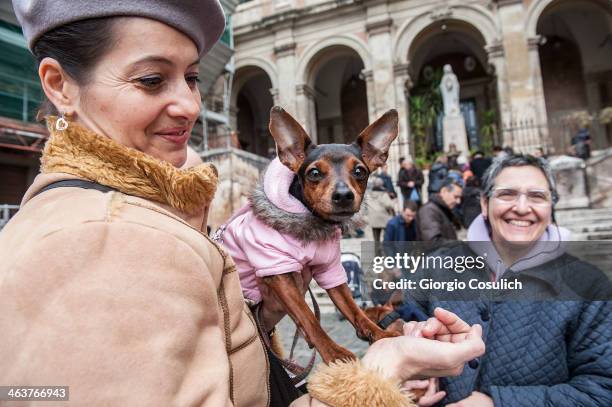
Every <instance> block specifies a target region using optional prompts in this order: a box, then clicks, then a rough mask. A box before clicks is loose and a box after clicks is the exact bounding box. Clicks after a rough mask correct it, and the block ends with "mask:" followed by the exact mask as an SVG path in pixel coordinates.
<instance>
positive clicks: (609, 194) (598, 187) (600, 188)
mask: <svg viewBox="0 0 612 407" xmlns="http://www.w3.org/2000/svg"><path fill="white" fill-rule="evenodd" d="M587 176H588V180H589V189H590V191H589V192H590V195H591V204H592V206H593V207H594V208H612V148H609V149H607V150H605V151H603V152H601V154H599V155H597V156H596V157H593V158H590V159H589V160H588V161H587Z"/></svg>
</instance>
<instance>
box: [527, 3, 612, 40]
mask: <svg viewBox="0 0 612 407" xmlns="http://www.w3.org/2000/svg"><path fill="white" fill-rule="evenodd" d="M565 2H566V0H536V1H534V2H532V3H531V4H530V5H529V8H528V9H527V14H526V15H527V17H526V18H525V35H526V36H527V38H534V37H536V36H537V35H538V21H540V17H542V14H543V13H544V11H545V10H547V9H548V8H549V7H553V6H554V5H557V4H561V3H565ZM590 3H593V4H597V5H599V6H601V7H602V8H604V9H607V10H608V12H610V13H612V6H611V5H610V2H609V1H598V0H591V1H590Z"/></svg>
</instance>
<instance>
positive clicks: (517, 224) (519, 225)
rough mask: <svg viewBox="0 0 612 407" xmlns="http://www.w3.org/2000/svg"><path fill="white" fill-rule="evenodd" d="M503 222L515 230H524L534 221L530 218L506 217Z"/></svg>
mask: <svg viewBox="0 0 612 407" xmlns="http://www.w3.org/2000/svg"><path fill="white" fill-rule="evenodd" d="M505 223H506V224H507V225H508V226H510V227H512V228H514V229H517V230H525V229H528V228H530V227H532V226H533V225H534V224H535V223H536V222H534V221H532V220H519V219H506V220H505Z"/></svg>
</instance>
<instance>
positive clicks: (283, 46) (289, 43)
mask: <svg viewBox="0 0 612 407" xmlns="http://www.w3.org/2000/svg"><path fill="white" fill-rule="evenodd" d="M274 35H275V38H274V56H275V57H276V71H277V72H278V100H275V101H274V103H275V104H278V105H280V106H281V107H283V109H285V110H286V111H288V112H289V113H290V114H292V115H296V114H297V104H296V94H295V85H296V83H295V76H296V72H295V67H296V57H295V47H296V45H295V42H294V40H293V27H292V23H287V24H283V25H281V27H279V28H278V29H277V30H276V31H275V33H274Z"/></svg>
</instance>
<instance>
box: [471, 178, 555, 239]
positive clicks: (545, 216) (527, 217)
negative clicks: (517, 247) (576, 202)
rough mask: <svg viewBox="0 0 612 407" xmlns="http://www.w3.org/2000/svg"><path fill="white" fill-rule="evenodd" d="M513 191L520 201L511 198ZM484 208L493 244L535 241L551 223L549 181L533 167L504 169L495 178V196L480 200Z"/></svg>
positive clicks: (483, 213)
mask: <svg viewBox="0 0 612 407" xmlns="http://www.w3.org/2000/svg"><path fill="white" fill-rule="evenodd" d="M514 192H518V198H517V199H512V196H513V195H512V194H513V193H514ZM481 209H482V215H483V216H485V217H487V218H488V220H489V223H490V225H491V232H492V240H493V241H494V242H497V243H503V242H517V243H518V242H524V243H527V242H534V241H536V240H538V239H539V238H540V237H541V236H542V234H543V233H544V231H545V230H546V227H547V226H548V225H549V224H550V223H551V214H552V204H551V199H550V188H549V185H548V181H547V180H546V177H545V176H544V173H543V172H542V171H541V170H540V169H538V168H536V167H533V166H521V167H509V168H504V169H503V170H502V171H501V172H500V173H499V175H498V176H497V178H495V185H494V188H493V196H492V197H491V198H489V199H482V200H481Z"/></svg>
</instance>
